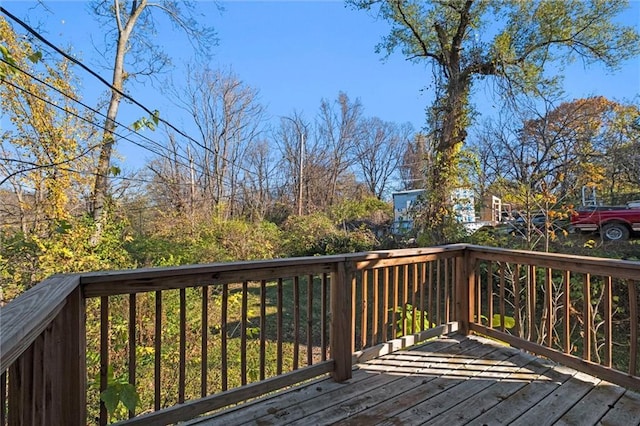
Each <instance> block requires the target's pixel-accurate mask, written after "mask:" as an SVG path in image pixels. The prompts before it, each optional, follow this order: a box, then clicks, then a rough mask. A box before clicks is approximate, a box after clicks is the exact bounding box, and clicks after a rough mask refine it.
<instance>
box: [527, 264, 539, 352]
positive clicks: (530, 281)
mask: <svg viewBox="0 0 640 426" xmlns="http://www.w3.org/2000/svg"><path fill="white" fill-rule="evenodd" d="M536 287H537V280H536V267H535V266H534V265H529V269H528V271H527V302H528V304H527V340H529V341H535V339H536V337H535V319H536Z"/></svg>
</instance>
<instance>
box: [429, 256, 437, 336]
mask: <svg viewBox="0 0 640 426" xmlns="http://www.w3.org/2000/svg"><path fill="white" fill-rule="evenodd" d="M427 286H428V288H427V299H428V302H427V305H428V307H427V315H428V317H427V320H428V321H429V328H431V326H432V325H433V326H434V327H435V326H437V325H438V324H435V321H434V319H435V315H434V312H435V311H434V308H433V261H430V262H429V282H428V283H427Z"/></svg>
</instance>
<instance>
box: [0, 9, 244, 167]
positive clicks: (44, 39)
mask: <svg viewBox="0 0 640 426" xmlns="http://www.w3.org/2000/svg"><path fill="white" fill-rule="evenodd" d="M0 12H2V13H4V14H5V15H7V16H8V17H9V18H10V19H12V20H13V21H14V22H16V23H18V24H19V25H20V26H21V27H23V28H24V29H25V30H27V31H28V32H29V33H30V34H32V35H33V36H34V37H36V38H37V39H38V40H40V41H41V42H42V43H44V44H45V45H47V46H49V47H50V48H52V49H53V50H55V51H56V52H58V53H59V54H60V55H62V56H63V57H65V58H67V59H68V60H70V61H71V62H73V63H74V64H76V65H78V66H79V67H81V68H82V69H84V70H85V71H87V72H88V73H89V74H91V75H92V76H94V77H95V78H97V79H98V80H99V81H100V82H101V83H103V84H104V85H106V86H107V87H108V88H109V89H111V90H113V91H114V92H116V93H117V94H119V95H120V96H122V97H123V98H125V99H127V100H129V101H131V102H132V103H133V104H135V105H137V106H138V107H140V108H142V110H143V111H145V112H146V113H147V114H149V115H150V116H153V117H155V118H157V119H158V121H159V122H161V123H163V124H164V125H166V126H167V127H169V128H170V129H172V130H173V131H175V132H176V133H178V134H179V135H181V136H183V137H184V138H186V139H188V140H190V141H192V142H193V143H195V144H196V145H198V146H199V147H201V148H203V149H205V150H209V149H208V148H207V147H206V146H205V145H204V144H202V143H201V142H199V141H197V140H196V139H194V138H193V137H191V136H189V135H188V134H186V133H184V132H183V131H182V130H180V129H178V128H177V127H175V126H174V125H173V124H171V123H170V122H168V121H167V120H165V119H163V118H161V117H160V116H159V115H158V114H157V110H156V111H151V110H150V109H149V108H147V107H146V106H144V105H143V104H142V103H140V102H138V101H137V100H136V99H134V98H133V97H131V96H129V95H128V94H126V93H124V92H122V91H121V90H119V89H118V88H116V87H115V86H113V85H112V84H111V83H109V82H108V81H107V80H105V79H104V78H103V77H102V76H100V75H99V74H98V73H97V72H95V71H93V70H92V69H91V68H89V67H88V66H86V65H85V64H83V63H82V62H80V61H79V60H77V59H76V58H74V57H72V56H71V55H69V54H67V53H66V52H65V51H63V50H62V49H60V48H59V47H57V46H55V45H54V44H53V43H51V42H50V41H49V40H47V39H46V38H44V37H43V36H42V35H41V34H40V33H38V32H37V31H36V30H35V29H33V28H32V27H31V26H29V25H28V24H26V23H25V22H23V21H22V20H20V19H18V18H17V17H16V16H14V15H13V14H11V13H10V12H9V11H7V10H6V9H5V8H4V7H2V6H0ZM218 156H219V157H220V158H221V159H222V160H223V161H224V162H226V163H228V164H230V165H232V166H235V167H237V168H238V169H240V170H242V171H244V172H246V173H249V174H255V172H252V171H250V170H248V169H246V168H244V167H242V166H240V165H238V164H235V163H234V162H233V161H231V160H228V159H227V158H226V157H224V156H221V155H219V154H218Z"/></svg>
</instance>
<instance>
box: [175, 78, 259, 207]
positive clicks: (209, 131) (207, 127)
mask: <svg viewBox="0 0 640 426" xmlns="http://www.w3.org/2000/svg"><path fill="white" fill-rule="evenodd" d="M177 102H178V103H179V105H180V106H181V107H182V108H183V109H185V110H186V111H187V112H188V113H189V115H190V116H191V117H192V118H193V122H194V124H195V126H196V128H197V129H198V133H199V137H198V138H197V139H192V140H189V141H186V143H189V144H191V149H192V151H193V157H194V161H195V162H196V165H197V169H198V170H199V172H198V176H197V182H198V186H199V190H200V191H201V192H202V197H203V198H207V199H209V200H211V203H212V205H214V206H217V207H219V206H220V205H221V203H222V202H223V201H224V202H225V203H227V206H228V209H227V212H226V213H227V214H229V215H231V216H233V215H234V214H235V209H236V206H237V202H238V193H237V191H238V188H239V187H240V184H241V181H242V180H243V179H245V178H247V179H254V178H255V176H249V175H250V174H252V173H255V171H250V170H248V169H247V168H245V167H244V166H243V165H242V164H243V158H245V156H246V154H247V152H248V150H251V149H253V146H254V144H256V143H258V142H259V141H260V139H259V138H260V135H261V132H262V125H263V122H264V107H263V106H262V105H261V104H260V103H259V102H258V91H257V90H256V89H253V88H252V87H249V86H247V85H245V84H244V83H243V82H242V81H241V80H240V79H238V77H237V76H236V75H235V74H234V73H233V72H231V71H214V70H210V69H206V68H205V69H203V70H201V71H193V72H189V73H188V77H187V86H186V88H185V89H184V91H182V92H180V93H178V96H177Z"/></svg>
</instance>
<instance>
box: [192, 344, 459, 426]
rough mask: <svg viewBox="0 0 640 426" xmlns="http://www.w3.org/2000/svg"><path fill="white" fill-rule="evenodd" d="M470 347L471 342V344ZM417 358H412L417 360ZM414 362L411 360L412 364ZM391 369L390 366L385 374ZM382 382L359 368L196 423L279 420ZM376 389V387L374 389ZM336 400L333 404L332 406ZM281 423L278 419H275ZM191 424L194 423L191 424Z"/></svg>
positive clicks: (435, 347) (436, 346) (435, 346)
mask: <svg viewBox="0 0 640 426" xmlns="http://www.w3.org/2000/svg"><path fill="white" fill-rule="evenodd" d="M458 343H459V341H458V340H455V339H440V340H438V341H435V342H431V343H430V344H429V345H430V347H431V348H432V350H436V351H437V350H443V349H445V348H448V347H450V346H453V345H456V344H458ZM467 345H468V343H467ZM415 358H416V357H413V358H411V359H415ZM408 362H410V361H408ZM387 370H389V367H387V369H386V370H385V371H387ZM378 379H380V377H379V373H378V372H372V371H367V370H365V369H356V370H354V372H353V377H352V378H351V379H349V380H347V381H343V382H336V381H333V380H322V381H316V382H313V383H310V384H307V385H301V386H298V387H296V388H293V389H291V390H288V391H286V392H285V393H282V394H279V395H277V396H274V397H266V398H263V399H261V400H259V401H255V402H252V403H250V404H244V405H241V406H239V407H236V408H233V409H231V410H228V411H224V412H222V413H220V414H219V415H215V416H212V417H210V418H207V419H206V420H204V421H197V422H196V421H194V422H193V424H216V422H219V423H224V424H225V425H232V424H238V425H240V424H250V423H252V422H256V420H257V419H260V423H265V422H267V419H265V418H264V417H266V416H269V418H275V419H279V418H280V417H281V416H282V415H284V413H286V412H288V409H289V408H290V407H294V406H295V405H297V404H299V403H303V402H305V401H307V400H311V399H313V403H314V404H315V405H317V406H318V407H321V404H320V401H318V400H317V399H315V398H317V397H318V396H321V395H323V394H326V393H331V392H333V391H336V392H338V391H339V390H340V389H342V388H344V387H345V386H348V385H352V384H355V383H357V382H360V381H364V380H370V381H369V382H368V384H367V385H366V386H363V388H365V389H367V388H368V387H370V386H374V385H371V383H374V382H375V381H376V380H378ZM374 387H375V386H374ZM332 402H333V400H331V401H330V403H332ZM274 421H277V420H274ZM190 424H191V423H190Z"/></svg>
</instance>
